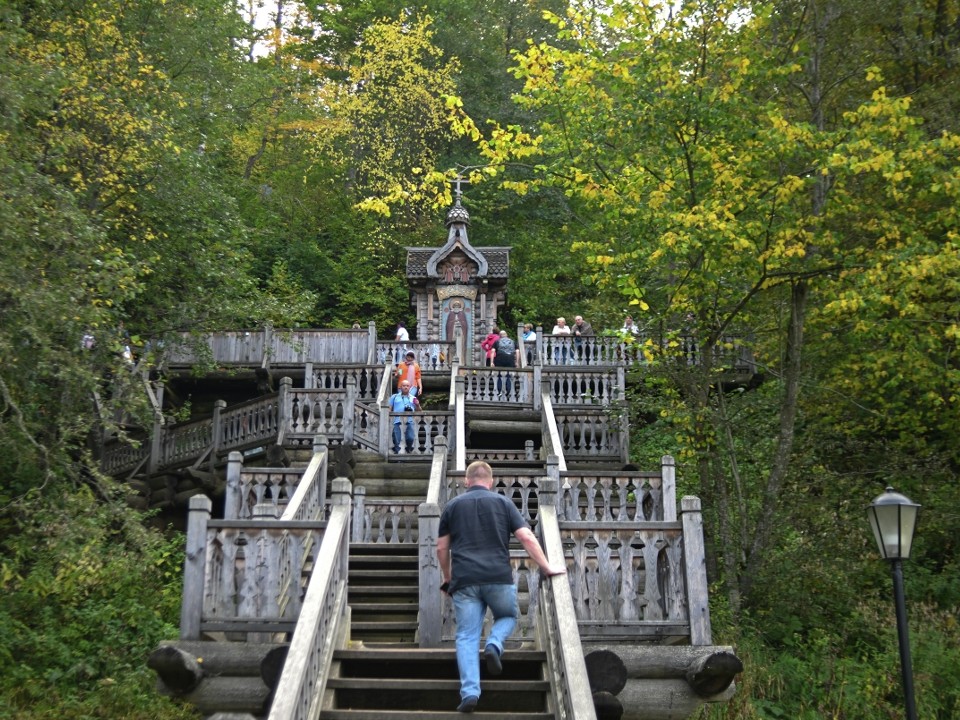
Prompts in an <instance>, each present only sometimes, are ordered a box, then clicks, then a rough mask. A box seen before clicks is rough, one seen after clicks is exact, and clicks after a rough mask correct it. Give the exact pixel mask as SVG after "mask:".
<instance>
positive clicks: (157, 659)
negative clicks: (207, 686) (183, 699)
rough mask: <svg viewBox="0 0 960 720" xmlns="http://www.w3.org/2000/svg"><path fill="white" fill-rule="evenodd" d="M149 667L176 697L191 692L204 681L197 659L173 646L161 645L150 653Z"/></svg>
mask: <svg viewBox="0 0 960 720" xmlns="http://www.w3.org/2000/svg"><path fill="white" fill-rule="evenodd" d="M147 667H148V668H150V669H151V670H153V671H154V672H155V673H156V674H157V676H158V677H159V678H160V680H161V681H162V682H163V684H164V685H165V686H166V687H167V688H168V689H169V690H170V691H171V692H172V693H173V694H175V695H184V694H186V693H189V692H191V691H192V690H194V689H195V688H196V687H197V685H199V684H200V681H201V680H203V668H202V667H200V663H199V662H197V659H196V658H195V657H193V655H191V654H190V653H187V652H184V651H183V650H180V649H179V648H176V647H174V646H173V645H161V646H160V647H158V648H157V649H156V650H154V651H153V652H152V653H150V657H148V658H147Z"/></svg>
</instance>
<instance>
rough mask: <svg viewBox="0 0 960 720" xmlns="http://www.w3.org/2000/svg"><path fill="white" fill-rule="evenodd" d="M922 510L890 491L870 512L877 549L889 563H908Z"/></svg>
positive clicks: (871, 504) (878, 500) (875, 500)
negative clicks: (914, 533) (897, 561)
mask: <svg viewBox="0 0 960 720" xmlns="http://www.w3.org/2000/svg"><path fill="white" fill-rule="evenodd" d="M919 510H920V506H919V505H917V504H916V503H914V502H912V501H911V500H910V498H908V497H906V496H905V495H901V494H900V493H898V492H894V490H893V488H892V487H888V488H887V491H886V492H885V493H883V495H880V496H878V497H877V498H875V499H874V501H873V502H872V503H870V506H869V507H868V508H867V517H868V518H870V526H871V527H872V528H873V536H874V538H876V541H877V548H878V549H879V550H880V554H881V555H882V556H883V558H884V559H885V560H906V559H908V558H909V557H910V549H911V547H912V546H913V531H914V529H915V528H916V525H917V513H918V511H919Z"/></svg>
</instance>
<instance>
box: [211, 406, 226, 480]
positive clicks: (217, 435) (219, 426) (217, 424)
mask: <svg viewBox="0 0 960 720" xmlns="http://www.w3.org/2000/svg"><path fill="white" fill-rule="evenodd" d="M225 407H227V401H226V400H217V401H216V402H215V403H214V404H213V443H212V445H213V447H212V448H211V450H210V458H209V459H208V463H209V465H210V474H211V475H215V474H216V472H217V456H218V455H219V454H220V446H221V445H222V444H223V420H221V418H220V414H221V413H222V412H223V409H224V408H225Z"/></svg>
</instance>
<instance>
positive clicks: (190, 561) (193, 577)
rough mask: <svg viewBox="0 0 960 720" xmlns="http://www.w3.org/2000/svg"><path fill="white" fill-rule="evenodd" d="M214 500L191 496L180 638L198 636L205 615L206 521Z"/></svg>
mask: <svg viewBox="0 0 960 720" xmlns="http://www.w3.org/2000/svg"><path fill="white" fill-rule="evenodd" d="M212 509H213V503H212V502H211V501H210V498H208V497H207V496H206V495H194V496H193V497H192V498H190V512H189V514H188V516H187V550H186V559H185V560H184V563H183V603H182V604H181V606H180V639H181V640H199V639H200V620H201V617H202V615H203V594H204V592H203V585H204V575H205V574H206V564H207V523H208V522H210V511H211V510H212Z"/></svg>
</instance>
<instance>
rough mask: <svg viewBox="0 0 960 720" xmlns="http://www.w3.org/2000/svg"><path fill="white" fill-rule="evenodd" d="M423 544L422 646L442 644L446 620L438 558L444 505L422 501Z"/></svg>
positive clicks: (421, 565) (421, 538)
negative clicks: (441, 515) (439, 533)
mask: <svg viewBox="0 0 960 720" xmlns="http://www.w3.org/2000/svg"><path fill="white" fill-rule="evenodd" d="M418 515H419V516H420V519H419V531H418V532H419V538H420V540H419V544H420V617H419V633H420V638H419V641H420V643H419V644H420V647H422V648H431V647H439V646H440V631H441V626H442V623H443V597H442V594H441V592H440V582H441V579H442V578H441V574H440V563H439V561H438V560H437V533H438V531H439V529H440V506H439V505H437V504H436V503H421V504H420V506H419V508H418Z"/></svg>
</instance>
